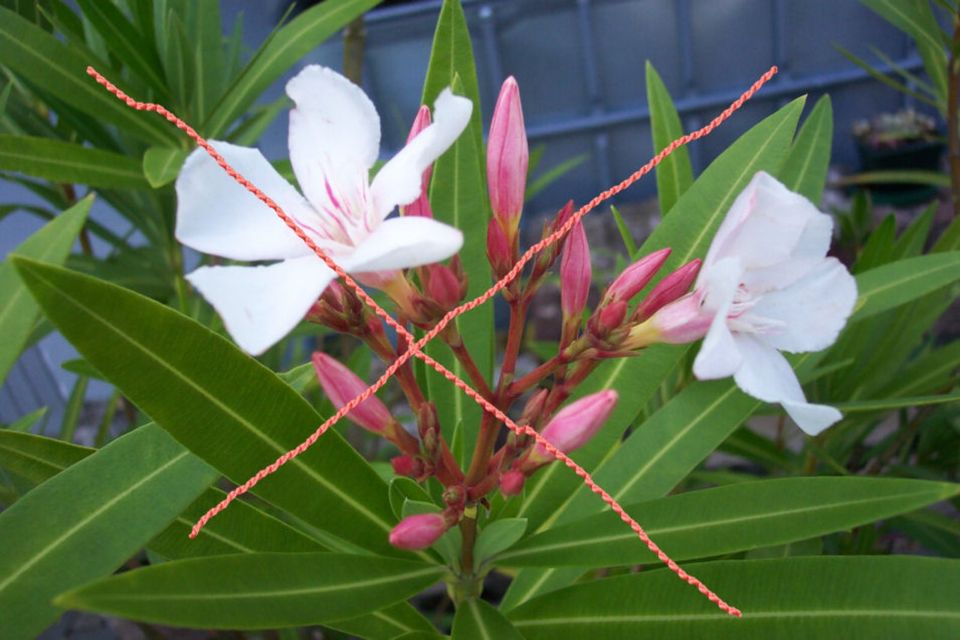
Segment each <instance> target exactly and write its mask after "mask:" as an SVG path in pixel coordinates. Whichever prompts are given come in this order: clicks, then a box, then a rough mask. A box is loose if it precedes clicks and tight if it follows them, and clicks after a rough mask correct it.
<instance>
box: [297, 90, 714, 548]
mask: <svg viewBox="0 0 960 640" xmlns="http://www.w3.org/2000/svg"><path fill="white" fill-rule="evenodd" d="M430 123H431V114H430V110H429V109H427V108H426V107H423V108H421V109H420V111H419V112H418V113H417V117H416V119H415V121H414V123H413V127H412V128H411V131H410V135H409V138H408V143H409V142H410V141H414V140H415V139H416V138H417V136H418V135H420V133H421V132H423V131H424V130H426V129H427V127H429V126H430ZM528 164H529V149H528V143H527V138H526V131H525V128H524V120H523V110H522V106H521V103H520V92H519V88H518V86H517V83H516V81H515V80H514V79H513V78H508V79H507V80H506V81H505V82H504V83H503V86H502V88H501V91H500V95H499V98H498V100H497V105H496V108H495V110H494V113H493V118H492V121H491V124H490V136H489V141H488V145H487V166H486V170H487V185H488V191H489V192H488V195H489V199H490V209H491V212H492V214H493V215H492V217H491V219H490V221H489V224H488V227H487V236H486V249H487V258H488V259H489V262H490V265H491V267H492V272H493V274H494V277H495V278H496V279H499V278H502V277H503V276H504V275H505V274H507V273H508V272H509V271H510V270H511V269H513V268H514V265H516V263H517V260H518V257H519V253H520V233H519V231H520V222H521V215H522V212H523V207H524V198H525V194H526V179H527V169H528ZM431 173H432V168H431V167H430V166H428V167H426V169H425V170H424V171H423V173H422V176H421V191H420V195H419V197H418V198H417V199H416V200H414V201H413V202H410V203H409V204H407V205H405V206H403V207H401V215H403V216H420V217H432V216H433V211H432V208H431V206H430V200H429V189H430V181H431ZM573 211H574V205H573V202H568V203H567V204H566V205H565V206H564V207H563V208H561V209H560V210H559V211H558V212H557V214H556V216H555V217H554V218H553V219H552V220H550V221H549V222H548V223H547V224H545V225H544V229H543V237H544V238H546V237H548V236H550V235H552V234H554V233H555V232H556V231H557V230H559V229H560V228H561V227H563V226H564V225H565V224H567V222H568V220H569V219H570V218H571V216H572V215H573ZM669 255H670V250H669V249H663V250H660V251H657V252H654V253H652V254H650V255H648V256H645V257H643V258H641V259H640V260H638V261H636V262H635V263H633V264H631V265H630V266H629V267H627V269H625V270H624V271H623V273H622V274H620V275H619V276H618V277H617V278H615V279H614V280H613V282H612V283H611V284H610V285H609V286H608V287H607V288H606V289H605V290H604V291H602V292H601V296H600V300H599V302H598V303H597V305H596V306H595V308H593V309H589V308H588V303H589V299H590V293H591V287H592V280H593V269H592V266H591V254H590V246H589V241H588V239H587V235H586V233H585V230H584V227H583V225H582V224H580V223H579V222H578V223H577V224H575V225H573V227H572V228H571V229H570V230H569V232H568V233H567V235H566V236H565V238H564V239H563V240H562V241H561V242H557V243H551V244H549V245H547V247H545V248H544V250H542V251H541V252H540V253H539V254H538V255H537V257H536V259H535V260H534V261H533V263H532V265H531V267H530V269H529V271H528V273H527V275H526V278H525V280H524V279H523V278H517V279H516V280H515V281H514V282H513V283H511V285H510V286H509V287H508V288H507V289H505V290H504V292H503V295H504V297H505V298H506V299H507V300H508V301H509V302H510V312H511V322H510V329H509V331H508V337H507V347H506V349H505V351H506V353H505V355H504V361H503V365H502V367H501V374H500V379H499V382H498V383H497V384H491V383H489V382H488V381H487V380H486V379H484V378H483V373H482V372H481V370H480V369H479V368H478V367H477V366H476V363H474V362H473V361H472V358H471V356H470V354H469V352H468V350H467V347H466V344H465V342H464V340H463V338H462V337H461V336H460V335H459V333H458V332H457V328H456V325H454V324H451V325H449V326H448V327H447V328H446V329H445V330H444V331H443V332H441V333H440V335H439V336H438V339H439V340H442V341H445V342H446V343H447V345H448V346H449V347H450V350H451V351H452V353H453V355H454V356H456V357H457V359H458V360H459V361H460V364H461V365H463V368H462V371H465V372H466V374H467V375H468V376H469V378H470V380H471V382H472V384H473V386H474V387H475V388H476V389H477V390H478V391H479V392H480V393H482V394H483V395H484V397H487V398H489V399H490V400H491V401H492V402H493V403H494V404H495V405H496V406H498V407H499V408H500V409H501V410H503V411H504V412H507V411H509V410H510V409H511V407H512V406H513V405H514V404H515V403H517V402H518V401H520V400H521V399H522V398H526V400H525V403H524V406H523V409H522V411H521V414H520V417H519V419H518V424H523V425H527V426H529V427H530V428H532V429H534V430H536V431H538V432H539V433H540V434H541V435H542V438H543V439H544V440H545V441H546V442H548V443H549V445H545V444H544V443H543V441H542V440H539V439H537V438H534V437H532V436H531V435H529V434H516V433H510V434H508V436H507V438H506V441H505V442H504V443H503V444H502V445H500V446H499V447H498V446H497V438H496V435H497V433H498V431H499V429H500V425H499V424H498V423H497V422H496V420H495V419H494V418H492V417H491V416H490V415H489V414H484V415H483V418H482V422H481V424H480V436H479V437H478V440H477V445H476V449H477V450H476V451H475V452H474V455H473V460H472V461H471V466H470V468H469V469H468V470H466V471H464V470H461V468H460V466H459V464H458V462H457V460H456V458H455V457H454V456H453V454H452V453H451V450H450V447H449V445H448V443H447V441H446V440H445V438H444V435H443V429H442V427H443V428H446V427H447V426H446V425H441V423H440V419H439V414H438V412H437V407H436V405H435V404H434V403H433V402H431V401H430V400H429V399H428V398H427V397H426V395H425V394H424V393H423V392H422V390H421V389H420V388H419V385H420V381H419V380H418V379H417V376H415V375H414V373H413V370H412V368H410V367H409V366H407V367H405V368H404V367H401V368H400V369H398V371H397V373H396V378H397V381H398V383H399V385H400V387H401V390H402V391H403V393H404V395H405V396H406V399H407V402H408V404H409V409H410V411H411V413H412V414H413V418H414V420H415V422H416V431H415V432H414V431H412V430H411V431H408V430H407V429H405V428H404V427H403V426H402V425H401V424H400V423H399V422H398V421H397V419H396V418H394V417H393V415H392V413H391V411H390V409H389V408H388V407H387V405H386V404H385V403H384V402H383V401H382V400H380V399H379V398H377V397H376V396H370V397H367V398H366V399H365V400H364V401H363V402H361V403H360V404H358V405H357V406H356V407H354V408H353V409H351V411H350V412H349V413H348V414H347V417H348V418H349V419H350V420H351V421H353V422H354V423H355V424H357V425H358V426H360V427H361V428H363V429H364V430H366V431H367V432H369V433H372V434H375V435H377V436H380V437H383V438H384V439H386V440H387V441H389V442H390V443H392V444H393V445H394V446H395V447H396V448H397V449H398V450H399V451H397V452H396V453H395V454H392V456H391V458H390V463H391V466H392V468H393V471H394V473H395V474H397V475H399V476H406V477H409V478H412V479H414V480H416V481H417V482H424V481H426V480H427V479H428V478H434V479H435V480H436V481H438V482H439V483H440V484H441V485H442V486H443V493H442V502H443V504H444V507H443V509H442V511H439V512H436V513H422V514H416V515H409V516H407V517H405V518H403V519H402V520H401V521H400V523H399V524H397V526H396V527H395V528H394V529H393V530H392V532H391V533H390V542H391V544H393V545H394V546H395V547H397V548H400V549H410V550H417V549H423V548H426V547H429V546H430V545H432V544H434V543H436V541H437V540H439V539H440V537H441V536H442V535H443V534H444V533H445V532H446V531H447V530H449V529H450V528H451V527H453V526H454V525H456V524H457V523H458V522H460V521H461V519H463V518H464V517H466V516H465V514H467V513H472V512H473V511H472V510H475V509H476V505H478V504H485V501H486V496H488V495H489V493H490V492H492V491H496V490H499V491H500V492H501V493H502V494H503V495H505V496H515V495H518V494H520V493H522V491H523V487H524V485H525V484H526V480H527V478H529V477H530V476H531V475H532V474H534V473H536V471H537V470H538V469H540V468H542V467H543V466H545V465H548V464H550V463H551V462H553V461H554V460H555V459H556V457H557V455H559V453H563V454H568V453H570V452H573V451H576V450H577V449H579V448H580V447H583V446H584V445H586V444H587V443H588V442H589V441H590V439H591V438H593V437H594V435H595V434H596V433H597V432H598V431H599V430H600V429H601V428H602V427H603V425H604V423H605V422H606V421H607V419H608V418H609V417H610V415H611V413H612V412H613V410H614V408H615V406H616V403H617V393H616V392H615V391H613V390H606V391H601V392H598V393H594V394H590V395H586V396H583V397H580V398H578V399H576V400H574V401H571V402H567V400H568V399H569V398H570V397H571V396H572V395H573V394H574V393H575V392H576V390H577V386H578V385H579V384H580V382H581V381H583V380H584V379H586V377H587V376H588V375H589V374H590V372H591V371H592V370H593V369H594V368H595V367H596V366H597V364H598V362H599V361H600V360H601V359H602V358H607V357H618V356H622V355H625V354H628V353H629V351H630V350H631V349H636V348H640V347H642V346H645V344H646V343H645V342H644V340H643V339H642V336H641V335H640V334H641V333H642V332H643V331H642V330H641V329H638V327H640V326H643V327H646V328H650V327H651V326H653V325H651V324H650V323H651V322H653V321H654V319H656V327H657V330H658V331H661V330H663V329H664V328H665V327H666V326H667V325H666V324H665V323H666V321H667V320H668V317H667V314H666V313H664V312H662V310H663V309H665V308H669V307H670V303H671V302H673V301H675V300H677V299H678V298H681V297H682V296H683V295H684V294H685V293H686V291H687V289H689V287H690V284H691V283H692V281H693V279H694V278H696V274H697V270H698V267H699V262H694V263H690V264H688V265H685V266H683V267H681V268H680V269H678V270H677V271H675V272H674V273H672V274H670V275H668V276H667V277H665V278H664V279H663V280H661V281H660V283H658V284H657V285H656V286H655V287H653V289H652V290H651V291H650V292H649V293H648V294H647V295H646V296H642V295H641V293H642V292H643V291H644V290H646V289H647V288H648V285H649V284H650V283H651V282H652V281H653V279H654V278H655V277H656V275H657V273H658V272H659V271H660V270H661V268H662V267H663V265H664V263H665V262H666V261H667V259H668V257H669ZM557 262H559V265H557V264H556V263H557ZM554 266H559V269H558V271H559V276H560V298H561V309H562V337H561V340H560V343H559V345H558V349H557V355H556V357H555V358H553V359H551V360H550V361H548V362H546V363H544V364H543V365H541V366H540V367H538V368H537V369H535V370H534V371H532V372H530V373H527V374H525V375H523V376H521V377H519V378H518V377H517V376H516V375H515V373H514V370H515V364H516V358H517V355H518V351H519V349H520V348H521V346H522V338H523V335H522V331H523V327H524V323H525V314H526V310H527V308H528V307H529V305H530V303H531V300H532V296H533V294H534V292H535V291H536V290H537V288H538V287H539V286H540V285H541V284H542V283H543V282H544V279H545V276H546V275H547V273H548V272H549V271H550V270H551V269H552V268H554ZM355 275H356V277H357V279H358V280H359V281H360V282H361V283H362V284H364V285H365V286H369V287H374V288H377V289H380V290H382V291H383V292H385V293H386V294H387V295H388V296H389V297H390V298H391V299H392V300H393V301H394V302H395V304H396V307H397V309H398V311H399V313H398V319H399V321H401V322H403V323H405V324H407V325H408V326H409V325H411V324H412V325H414V326H417V327H420V328H424V329H427V328H430V327H432V326H433V325H434V324H435V323H436V322H437V321H438V320H439V319H440V318H442V317H443V316H444V315H445V314H446V313H447V312H449V311H450V310H451V309H453V308H455V307H456V306H457V305H459V304H460V303H461V302H462V301H463V300H464V298H465V297H466V294H467V274H466V273H465V270H464V268H463V265H462V263H461V261H460V258H459V257H458V256H454V257H453V258H451V259H450V260H449V262H447V263H446V264H442V263H435V264H428V265H425V266H420V267H415V268H412V269H408V270H405V271H404V270H396V269H395V270H388V271H381V272H374V273H359V274H355ZM637 298H641V299H640V300H639V301H637ZM631 308H633V310H632V311H631ZM658 312H661V313H660V314H659V315H658ZM308 318H309V319H310V320H311V321H313V322H318V323H322V324H324V325H326V326H328V327H331V328H333V329H335V330H336V331H339V332H342V333H348V334H350V335H353V336H356V337H359V338H360V339H361V340H363V341H364V342H366V343H367V344H368V345H369V346H370V347H371V348H372V349H373V351H374V352H375V353H376V354H377V355H378V356H380V357H381V358H382V359H383V360H384V361H385V362H388V363H389V362H390V361H392V360H393V359H395V358H396V357H397V354H398V353H402V352H403V351H404V350H405V349H406V338H404V337H403V336H402V335H401V336H400V337H399V338H398V344H396V345H394V344H393V342H392V341H391V339H389V338H388V336H387V335H386V333H385V331H384V326H383V323H382V322H381V320H380V318H378V317H377V316H375V315H373V314H372V313H371V312H370V311H368V310H367V309H366V308H365V307H364V305H363V303H362V301H361V300H360V299H359V298H358V297H357V295H356V294H355V293H353V292H352V291H350V290H348V289H346V288H344V287H343V286H341V285H339V284H338V283H334V284H332V285H331V286H330V287H328V288H327V290H326V291H325V292H324V293H323V295H322V296H321V297H320V299H319V300H318V301H317V303H316V304H315V305H314V306H313V308H312V309H311V311H310V314H309V315H308ZM662 337H663V336H662V335H661V334H659V333H658V334H657V339H658V340H661V339H662ZM661 341H662V340H661ZM313 365H314V368H315V370H316V374H317V379H318V380H319V382H320V386H321V387H322V388H323V391H324V393H325V394H326V396H327V397H328V398H329V399H330V401H331V402H332V403H333V404H334V406H335V407H337V408H338V409H340V408H342V407H344V406H345V405H347V404H348V403H351V402H352V400H353V399H354V398H356V397H357V396H359V395H360V394H361V393H363V392H364V391H365V389H366V386H367V385H366V383H365V382H364V381H363V380H361V379H360V377H358V376H357V375H356V374H354V373H353V372H352V371H351V370H350V369H349V368H348V367H346V366H345V365H343V364H342V363H340V362H338V361H337V360H335V359H333V358H332V357H330V356H328V355H326V354H322V353H317V354H315V355H314V357H313ZM548 378H552V384H549V383H547V379H548ZM541 385H543V388H538V387H540V386H541ZM470 518H473V516H470Z"/></svg>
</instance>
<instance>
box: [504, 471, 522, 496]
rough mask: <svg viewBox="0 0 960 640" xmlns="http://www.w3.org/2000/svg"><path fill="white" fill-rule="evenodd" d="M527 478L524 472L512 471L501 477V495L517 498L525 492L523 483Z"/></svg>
mask: <svg viewBox="0 0 960 640" xmlns="http://www.w3.org/2000/svg"><path fill="white" fill-rule="evenodd" d="M526 479H527V477H526V476H525V475H523V472H522V471H519V470H517V469H510V470H509V471H505V472H504V473H503V475H501V476H500V493H502V494H503V495H505V496H517V495H520V492H521V491H523V483H524V482H525V481H526Z"/></svg>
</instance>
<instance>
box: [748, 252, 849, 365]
mask: <svg viewBox="0 0 960 640" xmlns="http://www.w3.org/2000/svg"><path fill="white" fill-rule="evenodd" d="M856 301H857V283H856V280H854V278H853V276H851V275H850V274H849V273H848V272H847V269H846V267H844V266H843V265H842V264H841V263H840V262H839V261H838V260H837V259H836V258H827V259H823V260H820V261H819V263H818V264H817V265H816V267H815V268H813V269H812V270H811V271H810V272H809V273H808V274H807V275H805V276H804V277H803V278H801V279H800V280H797V281H796V282H794V283H793V284H792V285H790V286H788V287H786V288H785V289H780V290H778V291H771V292H769V293H766V294H764V295H763V296H761V297H760V298H759V299H758V300H757V302H756V304H755V305H754V307H753V308H752V309H751V310H750V312H749V313H750V315H755V316H760V317H762V318H769V319H772V320H777V321H780V322H782V323H783V326H784V329H783V330H782V331H779V332H778V331H773V332H771V333H767V334H766V335H765V336H764V338H765V340H766V341H767V342H768V343H769V344H770V345H772V346H774V347H776V348H777V349H781V350H784V351H790V352H794V353H796V352H800V351H819V350H821V349H826V348H827V347H829V346H830V345H831V344H833V343H834V342H835V341H836V339H837V335H838V334H839V333H840V330H841V329H843V326H844V325H845V324H846V322H847V318H848V317H850V313H851V312H852V311H853V307H854V304H856Z"/></svg>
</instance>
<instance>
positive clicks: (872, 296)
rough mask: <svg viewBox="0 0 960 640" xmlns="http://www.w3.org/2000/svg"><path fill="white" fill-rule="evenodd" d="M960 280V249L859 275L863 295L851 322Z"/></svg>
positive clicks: (897, 263) (885, 266) (859, 287)
mask: <svg viewBox="0 0 960 640" xmlns="http://www.w3.org/2000/svg"><path fill="white" fill-rule="evenodd" d="M958 279H960V252H957V251H950V252H945V253H934V254H930V255H925V256H917V257H916V258H907V259H906V260H899V261H897V262H893V263H890V264H885V265H883V266H880V267H877V268H875V269H870V270H869V271H867V272H865V273H863V274H861V275H859V276H858V277H857V288H858V289H859V291H860V297H859V298H858V299H857V306H856V307H855V308H854V312H853V316H851V318H850V322H855V321H857V320H863V319H864V318H869V317H870V316H873V315H876V314H878V313H880V312H882V311H886V310H887V309H892V308H894V307H898V306H900V305H902V304H905V303H907V302H909V301H911V300H914V299H916V298H918V297H920V296H922V295H923V294H926V293H931V292H933V291H936V290H937V289H940V288H941V287H945V286H947V285H950V284H953V283H954V282H956V281H957V280H958Z"/></svg>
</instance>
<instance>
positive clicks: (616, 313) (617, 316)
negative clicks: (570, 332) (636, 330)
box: [590, 300, 627, 338]
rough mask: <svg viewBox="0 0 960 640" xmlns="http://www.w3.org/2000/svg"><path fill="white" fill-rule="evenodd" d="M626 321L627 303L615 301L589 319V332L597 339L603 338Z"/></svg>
mask: <svg viewBox="0 0 960 640" xmlns="http://www.w3.org/2000/svg"><path fill="white" fill-rule="evenodd" d="M626 319H627V302H626V301H625V300H617V301H615V302H613V303H611V304H608V305H607V306H605V307H603V308H601V309H600V311H598V312H597V313H595V314H594V315H593V317H592V318H591V319H590V331H591V332H592V333H593V334H594V335H596V336H597V337H600V338H604V337H606V336H608V335H610V333H611V332H612V331H614V330H615V329H617V328H618V327H620V325H622V324H623V321H624V320H626Z"/></svg>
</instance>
